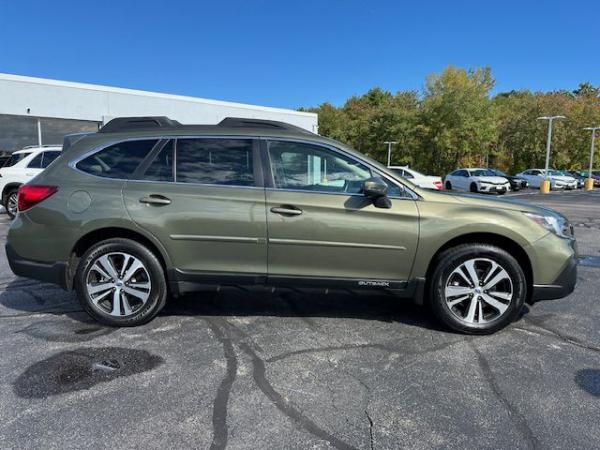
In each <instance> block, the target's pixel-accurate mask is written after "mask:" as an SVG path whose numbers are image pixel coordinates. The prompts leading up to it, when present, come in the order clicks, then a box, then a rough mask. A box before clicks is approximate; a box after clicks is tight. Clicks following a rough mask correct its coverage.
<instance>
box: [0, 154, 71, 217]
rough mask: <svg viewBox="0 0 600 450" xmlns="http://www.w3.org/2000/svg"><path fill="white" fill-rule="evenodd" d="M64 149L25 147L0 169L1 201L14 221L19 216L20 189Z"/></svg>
mask: <svg viewBox="0 0 600 450" xmlns="http://www.w3.org/2000/svg"><path fill="white" fill-rule="evenodd" d="M61 149H62V147H60V146H56V145H48V146H42V147H38V146H33V147H25V148H24V149H23V150H17V151H16V152H14V153H13V154H12V155H11V156H10V158H9V160H8V161H7V162H6V163H5V164H4V167H2V168H0V193H1V195H0V201H1V202H2V206H4V208H5V209H6V213H7V214H8V215H9V217H10V218H11V219H12V218H14V217H15V215H16V214H17V191H18V189H19V187H20V186H21V185H23V184H25V183H27V182H28V181H30V180H31V179H33V178H34V177H35V176H36V175H38V174H39V173H41V172H42V171H43V170H44V169H45V168H46V167H48V166H49V165H50V163H51V162H52V161H54V160H55V159H56V158H58V157H59V156H60V152H61Z"/></svg>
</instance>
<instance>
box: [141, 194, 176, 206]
mask: <svg viewBox="0 0 600 450" xmlns="http://www.w3.org/2000/svg"><path fill="white" fill-rule="evenodd" d="M140 203H146V204H147V205H156V206H164V205H170V204H171V199H169V198H167V197H165V196H164V195H157V194H152V195H148V196H147V197H142V198H140Z"/></svg>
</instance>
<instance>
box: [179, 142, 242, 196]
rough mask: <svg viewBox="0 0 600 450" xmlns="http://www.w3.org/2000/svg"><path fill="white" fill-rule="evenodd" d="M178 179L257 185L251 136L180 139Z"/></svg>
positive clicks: (228, 184) (180, 181)
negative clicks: (240, 137) (255, 183)
mask: <svg viewBox="0 0 600 450" xmlns="http://www.w3.org/2000/svg"><path fill="white" fill-rule="evenodd" d="M175 166H176V169H175V181H177V182H178V183H200V184H221V185H226V186H254V164H253V153H252V141H251V140H250V139H178V140H177V157H176V163H175Z"/></svg>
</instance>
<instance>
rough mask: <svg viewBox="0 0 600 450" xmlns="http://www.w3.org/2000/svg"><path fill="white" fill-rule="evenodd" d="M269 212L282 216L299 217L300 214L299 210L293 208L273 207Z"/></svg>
mask: <svg viewBox="0 0 600 450" xmlns="http://www.w3.org/2000/svg"><path fill="white" fill-rule="evenodd" d="M271 212H272V213H275V214H281V215H282V216H299V215H300V214H302V210H301V209H300V208H296V207H295V206H289V205H285V206H274V207H273V208H271Z"/></svg>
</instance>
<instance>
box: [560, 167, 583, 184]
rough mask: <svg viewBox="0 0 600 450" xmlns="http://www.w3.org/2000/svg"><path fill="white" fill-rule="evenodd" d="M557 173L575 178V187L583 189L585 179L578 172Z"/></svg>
mask: <svg viewBox="0 0 600 450" xmlns="http://www.w3.org/2000/svg"><path fill="white" fill-rule="evenodd" d="M558 172H560V173H562V174H563V175H564V176H567V177H572V178H575V180H577V187H578V188H579V189H581V188H583V187H584V185H585V177H584V176H582V175H580V174H579V173H578V172H576V171H574V170H559V171H558Z"/></svg>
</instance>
